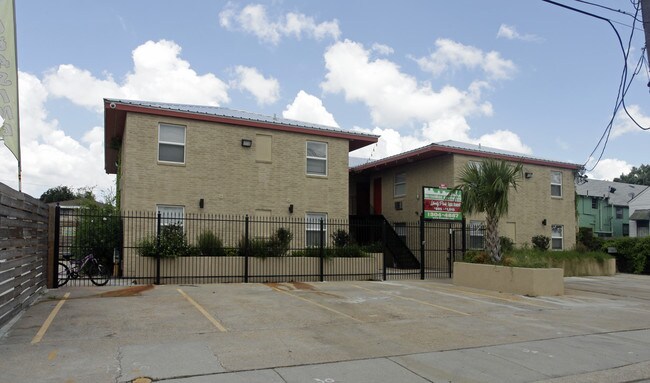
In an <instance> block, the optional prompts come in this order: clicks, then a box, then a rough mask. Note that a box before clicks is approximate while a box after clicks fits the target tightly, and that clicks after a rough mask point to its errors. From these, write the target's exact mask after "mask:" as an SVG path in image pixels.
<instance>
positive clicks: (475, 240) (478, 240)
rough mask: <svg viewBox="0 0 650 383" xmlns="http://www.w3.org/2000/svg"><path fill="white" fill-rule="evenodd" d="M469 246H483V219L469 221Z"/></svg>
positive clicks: (479, 247)
mask: <svg viewBox="0 0 650 383" xmlns="http://www.w3.org/2000/svg"><path fill="white" fill-rule="evenodd" d="M469 248H470V249H483V248H485V225H483V221H470V222H469Z"/></svg>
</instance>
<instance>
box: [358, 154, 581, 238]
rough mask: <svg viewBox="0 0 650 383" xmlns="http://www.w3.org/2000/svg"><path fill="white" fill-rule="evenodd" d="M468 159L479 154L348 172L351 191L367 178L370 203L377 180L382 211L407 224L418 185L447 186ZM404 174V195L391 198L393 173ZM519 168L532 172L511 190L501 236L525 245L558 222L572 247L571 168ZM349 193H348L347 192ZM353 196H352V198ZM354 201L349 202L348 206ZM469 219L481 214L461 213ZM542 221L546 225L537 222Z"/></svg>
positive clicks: (418, 203) (415, 207)
mask: <svg viewBox="0 0 650 383" xmlns="http://www.w3.org/2000/svg"><path fill="white" fill-rule="evenodd" d="M469 160H474V161H481V158H478V157H471V156H463V155H444V156H440V157H437V158H435V159H431V160H426V161H418V162H413V163H410V164H406V165H401V166H397V167H393V168H390V169H387V170H384V171H381V172H376V173H372V174H369V175H366V174H364V175H353V176H352V177H351V181H350V184H351V190H355V187H356V186H355V185H356V183H357V182H360V181H361V180H367V181H369V182H370V194H371V197H370V201H371V203H372V201H373V199H372V193H373V190H372V189H373V187H372V183H373V180H374V179H375V178H378V177H381V179H382V213H383V214H384V216H385V217H386V218H387V219H388V220H389V221H391V222H396V221H397V222H400V221H402V222H413V221H416V220H417V219H418V215H417V214H416V212H417V213H418V214H419V213H420V212H421V211H422V199H421V198H422V196H421V194H422V186H434V187H437V186H440V184H446V185H447V186H448V187H453V186H454V185H455V183H456V178H457V177H458V175H459V173H460V169H461V168H462V167H463V166H465V164H467V162H468V161H469ZM551 171H561V172H562V191H563V193H562V194H563V195H562V197H561V198H555V197H551ZM401 172H406V195H405V196H404V197H394V195H393V186H394V179H395V174H397V173H401ZM524 172H531V173H533V176H532V178H530V179H525V178H524V179H522V181H521V184H520V187H519V188H518V191H517V192H511V196H510V201H509V213H508V215H507V216H504V217H502V218H501V220H500V224H499V232H500V235H502V236H512V237H513V239H514V241H515V243H516V245H518V246H522V245H524V244H528V245H531V238H532V237H533V236H534V235H538V234H543V235H545V236H548V237H549V238H550V237H551V225H554V224H558V225H563V226H564V248H565V249H571V248H572V247H573V246H575V234H576V216H575V202H574V200H575V184H574V178H573V171H572V170H566V169H564V170H563V169H559V168H552V167H547V166H541V165H525V166H524ZM353 194H354V192H353ZM355 197H356V196H355ZM395 201H402V205H403V210H401V211H399V210H395V204H394V203H395ZM353 205H354V204H353ZM466 219H467V222H468V223H469V222H470V220H481V221H484V220H485V218H484V215H473V216H469V217H466ZM544 219H546V226H544V225H542V220H544Z"/></svg>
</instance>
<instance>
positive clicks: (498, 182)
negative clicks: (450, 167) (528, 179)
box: [454, 159, 523, 263]
mask: <svg viewBox="0 0 650 383" xmlns="http://www.w3.org/2000/svg"><path fill="white" fill-rule="evenodd" d="M522 168H523V167H522V165H521V164H516V165H512V164H510V163H508V162H506V161H503V160H496V159H487V160H485V161H483V162H482V163H475V162H469V163H468V164H467V165H465V167H463V168H462V169H461V171H460V176H459V178H458V180H457V183H458V185H457V186H456V187H455V188H454V189H456V190H460V191H461V192H462V204H461V211H462V212H463V214H474V213H485V214H486V218H485V221H486V233H485V237H486V241H485V247H486V249H487V251H488V253H489V255H490V258H492V261H493V262H495V263H497V262H499V261H501V257H502V254H501V248H500V247H501V246H500V243H499V219H500V218H501V217H503V216H504V215H506V214H507V213H508V195H509V192H510V189H511V188H512V189H513V190H517V186H518V184H519V182H520V181H521V172H522Z"/></svg>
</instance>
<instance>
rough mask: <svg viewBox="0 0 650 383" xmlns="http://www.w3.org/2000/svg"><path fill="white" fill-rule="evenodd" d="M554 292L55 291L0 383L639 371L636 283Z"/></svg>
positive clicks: (419, 284) (430, 285)
mask: <svg viewBox="0 0 650 383" xmlns="http://www.w3.org/2000/svg"><path fill="white" fill-rule="evenodd" d="M565 285H566V294H565V295H564V296H560V297H536V298H533V297H525V296H517V295H512V294H501V293H496V292H488V291H482V290H475V289H468V288H460V287H456V286H454V285H452V284H450V282H449V281H448V280H427V281H386V282H329V283H312V282H310V283H299V282H296V283H269V284H214V285H165V286H132V287H128V288H125V287H102V288H97V287H68V288H61V289H56V290H49V291H48V292H47V293H45V294H44V296H43V297H42V299H41V300H40V301H39V302H38V303H37V304H35V305H33V306H32V307H30V308H29V309H28V310H26V311H25V312H24V313H23V314H22V315H21V316H20V317H19V318H18V320H17V321H15V323H12V324H10V326H6V327H5V328H4V329H3V330H2V333H1V334H0V336H1V337H0V371H2V373H1V375H0V381H2V382H66V383H72V382H131V381H137V382H147V381H165V382H185V383H188V382H191V383H201V382H271V383H274V382H285V383H286V382H312V383H334V382H443V381H454V382H482V381H495V382H504V381H511V382H529V381H545V380H549V381H566V382H568V381H571V382H592V381H594V382H600V381H621V382H623V381H643V380H644V379H650V277H648V276H635V275H625V274H619V275H616V276H614V277H589V278H566V279H565Z"/></svg>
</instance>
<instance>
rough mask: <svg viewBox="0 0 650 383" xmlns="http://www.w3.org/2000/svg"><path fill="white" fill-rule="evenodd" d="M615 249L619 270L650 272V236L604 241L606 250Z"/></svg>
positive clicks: (622, 271)
mask: <svg viewBox="0 0 650 383" xmlns="http://www.w3.org/2000/svg"><path fill="white" fill-rule="evenodd" d="M614 249H615V253H612V255H613V256H615V257H616V268H617V269H618V271H619V272H621V273H634V274H641V273H644V274H650V237H644V238H632V237H625V238H616V239H608V240H606V241H605V242H604V243H603V250H604V251H611V250H614Z"/></svg>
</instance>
